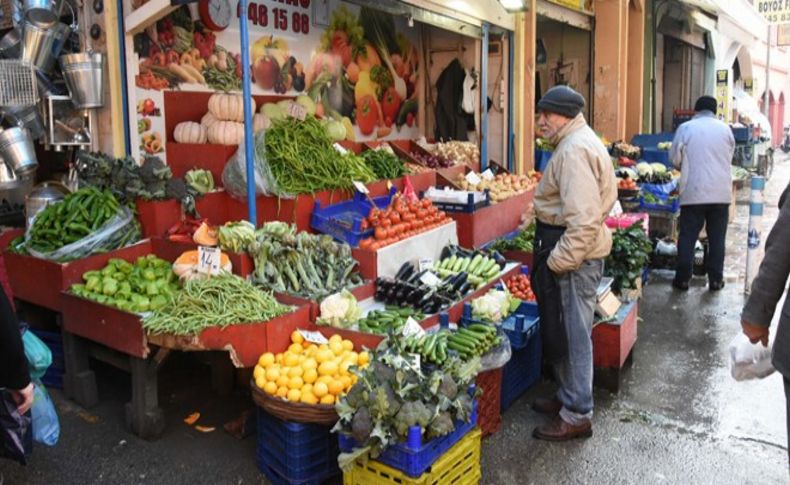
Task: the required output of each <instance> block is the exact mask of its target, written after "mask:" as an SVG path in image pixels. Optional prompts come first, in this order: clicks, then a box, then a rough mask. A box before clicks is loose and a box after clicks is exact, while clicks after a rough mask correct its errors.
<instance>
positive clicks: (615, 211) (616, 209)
mask: <svg viewBox="0 0 790 485" xmlns="http://www.w3.org/2000/svg"><path fill="white" fill-rule="evenodd" d="M622 213H623V206H621V205H620V201H619V200H616V201H615V202H614V206H612V210H611V211H609V215H610V216H611V217H618V216H620V215H621V214H622Z"/></svg>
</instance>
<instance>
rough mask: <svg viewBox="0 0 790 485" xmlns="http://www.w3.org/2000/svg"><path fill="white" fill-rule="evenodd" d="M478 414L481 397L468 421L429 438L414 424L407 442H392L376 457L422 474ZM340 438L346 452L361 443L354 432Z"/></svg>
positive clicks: (414, 475)
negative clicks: (423, 436)
mask: <svg viewBox="0 0 790 485" xmlns="http://www.w3.org/2000/svg"><path fill="white" fill-rule="evenodd" d="M477 417H478V414H477V401H473V402H472V417H471V420H470V421H469V422H468V423H464V422H463V421H456V422H455V430H453V431H452V432H451V433H448V434H446V435H444V436H441V437H439V438H434V439H432V440H430V441H427V442H424V441H423V439H422V430H421V429H420V427H419V426H412V427H411V428H409V436H408V438H407V440H406V441H405V442H403V443H397V444H394V445H390V446H389V447H387V448H386V449H385V450H384V451H383V452H382V453H381V455H380V456H379V457H378V458H376V461H378V462H379V463H382V464H385V465H388V466H390V467H392V468H394V469H396V470H399V471H401V472H403V473H405V474H406V475H408V476H409V477H412V478H418V477H420V475H422V474H423V473H425V471H426V470H428V469H429V468H431V465H433V464H434V463H436V461H437V460H439V459H440V458H442V456H443V455H444V454H445V452H446V451H447V450H449V449H450V448H452V447H453V446H454V445H455V444H456V443H458V442H459V441H461V440H462V439H463V438H464V437H465V436H466V435H467V434H469V432H470V431H472V429H474V427H475V426H477ZM339 438H340V451H342V452H343V453H347V452H350V451H351V450H352V449H353V448H354V447H355V446H357V442H356V441H355V440H354V438H352V437H350V436H346V435H344V434H341V435H340V436H339Z"/></svg>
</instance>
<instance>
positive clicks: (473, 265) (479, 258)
mask: <svg viewBox="0 0 790 485" xmlns="http://www.w3.org/2000/svg"><path fill="white" fill-rule="evenodd" d="M482 262H483V255H482V254H478V255H476V256H475V257H474V258H472V263H471V264H470V265H469V269H468V270H467V272H468V273H474V272H475V268H477V267H478V266H480V263H482Z"/></svg>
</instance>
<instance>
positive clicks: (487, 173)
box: [480, 168, 494, 180]
mask: <svg viewBox="0 0 790 485" xmlns="http://www.w3.org/2000/svg"><path fill="white" fill-rule="evenodd" d="M480 176H481V177H483V179H484V180H494V172H492V171H491V169H490V168H487V169H486V171H485V172H483V173H481V174H480Z"/></svg>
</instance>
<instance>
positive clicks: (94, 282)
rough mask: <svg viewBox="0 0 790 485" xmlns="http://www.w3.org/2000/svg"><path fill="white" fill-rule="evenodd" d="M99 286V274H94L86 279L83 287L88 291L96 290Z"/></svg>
mask: <svg viewBox="0 0 790 485" xmlns="http://www.w3.org/2000/svg"><path fill="white" fill-rule="evenodd" d="M100 287H101V276H98V275H95V276H91V277H89V278H88V279H87V281H86V283H85V289H87V290H88V291H96V290H98V289H99V288H100Z"/></svg>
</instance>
